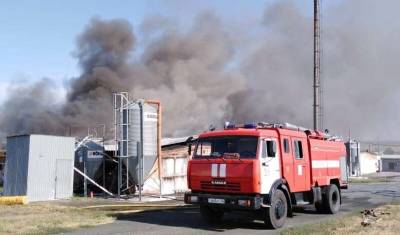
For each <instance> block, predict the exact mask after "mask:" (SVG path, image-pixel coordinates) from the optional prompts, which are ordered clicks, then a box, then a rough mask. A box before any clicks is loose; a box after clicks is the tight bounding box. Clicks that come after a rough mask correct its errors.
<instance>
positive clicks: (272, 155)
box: [260, 138, 281, 194]
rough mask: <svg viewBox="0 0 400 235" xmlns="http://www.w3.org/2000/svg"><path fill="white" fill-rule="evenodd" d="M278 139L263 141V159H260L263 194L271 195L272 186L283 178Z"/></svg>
mask: <svg viewBox="0 0 400 235" xmlns="http://www.w3.org/2000/svg"><path fill="white" fill-rule="evenodd" d="M276 143H277V142H276V139H274V138H272V139H264V140H261V146H262V151H261V157H260V169H261V171H260V178H261V194H267V193H269V191H270V189H271V187H272V184H273V183H274V182H275V181H276V180H278V179H280V178H281V172H280V164H279V156H280V153H279V150H278V147H277V144H276Z"/></svg>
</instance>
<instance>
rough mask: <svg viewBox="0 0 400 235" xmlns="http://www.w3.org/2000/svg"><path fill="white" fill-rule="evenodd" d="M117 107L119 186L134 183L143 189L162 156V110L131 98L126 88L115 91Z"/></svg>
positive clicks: (126, 188)
mask: <svg viewBox="0 0 400 235" xmlns="http://www.w3.org/2000/svg"><path fill="white" fill-rule="evenodd" d="M114 110H115V113H114V120H115V140H116V142H117V144H118V146H119V150H118V153H117V156H118V157H119V163H120V164H119V174H118V185H119V189H120V190H122V191H121V192H124V191H125V190H130V189H132V184H135V185H137V186H138V187H139V189H141V186H142V185H141V183H140V182H142V183H143V182H144V179H146V178H147V176H148V175H149V173H150V170H151V169H152V167H153V166H154V163H155V161H156V159H157V156H158V155H157V153H158V151H159V150H158V147H159V146H158V144H159V143H158V141H159V140H158V118H159V117H158V112H157V111H158V110H157V108H156V107H154V106H152V105H150V104H148V103H147V102H145V101H144V100H131V99H130V98H129V94H128V93H126V92H122V93H115V94H114ZM131 179H132V180H133V182H131ZM119 193H120V191H119Z"/></svg>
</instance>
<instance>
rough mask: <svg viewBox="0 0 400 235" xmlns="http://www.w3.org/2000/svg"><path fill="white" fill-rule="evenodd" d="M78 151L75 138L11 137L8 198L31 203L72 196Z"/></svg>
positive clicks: (5, 190)
mask: <svg viewBox="0 0 400 235" xmlns="http://www.w3.org/2000/svg"><path fill="white" fill-rule="evenodd" d="M74 148H75V139H74V138H72V137H61V136H48V135H20V136H10V137H8V138H7V160H6V167H5V179H4V195H6V196H17V195H26V196H27V197H28V200H29V201H31V202H32V201H47V200H54V199H65V198H70V197H72V191H73V167H74Z"/></svg>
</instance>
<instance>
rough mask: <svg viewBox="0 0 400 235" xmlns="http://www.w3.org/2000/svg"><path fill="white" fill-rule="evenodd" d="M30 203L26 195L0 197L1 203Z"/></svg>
mask: <svg viewBox="0 0 400 235" xmlns="http://www.w3.org/2000/svg"><path fill="white" fill-rule="evenodd" d="M27 203H28V198H27V197H26V196H10V197H0V205H25V204H27Z"/></svg>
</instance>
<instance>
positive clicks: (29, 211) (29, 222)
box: [0, 203, 115, 234]
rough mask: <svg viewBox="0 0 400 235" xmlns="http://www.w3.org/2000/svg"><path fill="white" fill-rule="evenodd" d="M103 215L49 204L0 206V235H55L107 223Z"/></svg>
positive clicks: (106, 218) (106, 214)
mask: <svg viewBox="0 0 400 235" xmlns="http://www.w3.org/2000/svg"><path fill="white" fill-rule="evenodd" d="M114 219H115V218H114V217H113V216H111V215H109V213H108V212H105V211H89V210H83V209H79V208H76V207H70V206H59V205H51V204H44V203H43V204H42V203H40V204H29V205H13V206H4V205H0V234H57V233H63V232H68V231H72V230H75V229H78V228H86V227H92V226H96V225H100V224H106V223H111V222H113V221H114Z"/></svg>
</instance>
